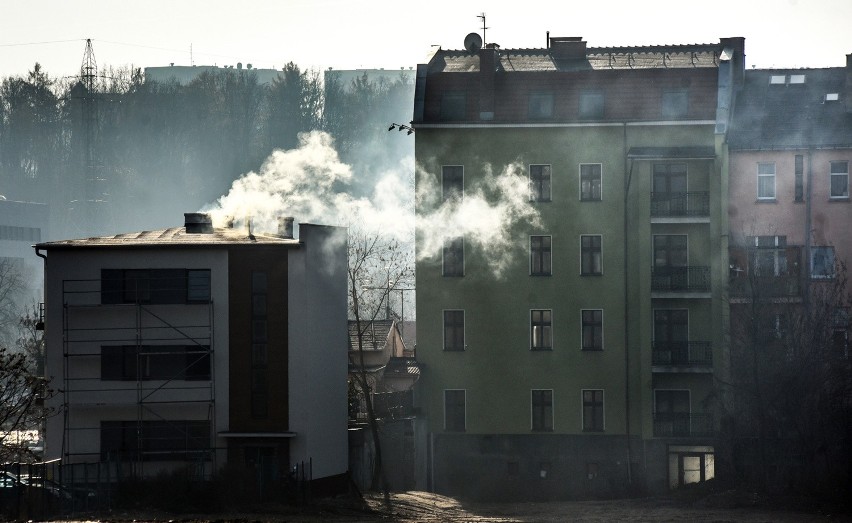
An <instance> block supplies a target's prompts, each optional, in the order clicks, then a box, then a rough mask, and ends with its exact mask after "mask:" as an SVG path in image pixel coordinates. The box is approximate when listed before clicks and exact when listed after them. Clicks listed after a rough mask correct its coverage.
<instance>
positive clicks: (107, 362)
mask: <svg viewBox="0 0 852 523" xmlns="http://www.w3.org/2000/svg"><path fill="white" fill-rule="evenodd" d="M209 379H210V347H209V346H208V345H118V346H116V345H104V346H102V347H101V380H103V381H110V380H122V381H129V380H140V381H148V380H209Z"/></svg>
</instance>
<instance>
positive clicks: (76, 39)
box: [0, 38, 86, 47]
mask: <svg viewBox="0 0 852 523" xmlns="http://www.w3.org/2000/svg"><path fill="white" fill-rule="evenodd" d="M84 40H86V39H85V38H75V39H73V40H50V41H45V42H22V43H17V44H0V47H22V46H25V45H44V44H67V43H68V42H80V41H84Z"/></svg>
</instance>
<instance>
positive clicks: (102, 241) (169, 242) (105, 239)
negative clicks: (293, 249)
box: [36, 227, 299, 249]
mask: <svg viewBox="0 0 852 523" xmlns="http://www.w3.org/2000/svg"><path fill="white" fill-rule="evenodd" d="M220 245H229V246H232V245H283V246H286V245H292V246H298V245H299V240H294V239H292V238H281V237H280V236H275V235H271V234H262V233H258V234H252V235H251V236H249V235H248V234H246V231H245V230H244V229H230V228H215V229H213V232H209V233H187V232H186V228H185V227H172V228H169V229H161V230H156V231H141V232H132V233H125V234H116V235H114V236H98V237H94V238H80V239H74V240H60V241H55V242H46V243H40V244H38V245H37V246H36V247H38V248H40V249H66V248H91V247H134V248H139V247H167V246H168V247H210V246H220Z"/></svg>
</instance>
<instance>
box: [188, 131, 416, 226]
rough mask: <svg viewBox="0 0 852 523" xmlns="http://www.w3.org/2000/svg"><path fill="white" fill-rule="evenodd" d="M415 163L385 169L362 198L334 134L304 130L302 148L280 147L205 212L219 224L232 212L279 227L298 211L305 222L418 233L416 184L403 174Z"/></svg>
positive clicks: (406, 162) (235, 214)
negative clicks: (284, 218)
mask: <svg viewBox="0 0 852 523" xmlns="http://www.w3.org/2000/svg"><path fill="white" fill-rule="evenodd" d="M411 163H412V161H411V159H408V160H403V161H402V162H401V164H400V165H398V166H394V167H392V168H388V169H387V170H386V171H385V172H381V173H379V174H378V178H377V180H378V181H377V182H376V184H375V188H374V190H373V193H372V195H370V196H369V197H360V198H357V197H354V196H352V195H351V194H350V193H349V191H348V190H347V189H348V188H349V187H350V184H351V183H352V168H351V166H349V165H347V164H345V163H343V162H342V161H341V160H340V157H339V156H338V154H337V151H336V150H335V149H334V145H333V140H332V137H331V136H330V135H328V134H327V133H324V132H321V131H312V132H310V133H303V134H301V135H299V146H298V147H297V148H295V149H290V150H286V151H285V150H277V151H274V152H273V153H272V154H271V155H270V156H269V157H268V158H267V159H266V161H265V162H264V163H263V165H261V167H260V169H259V170H258V172H253V171H252V172H249V173H246V174H244V175H242V176H241V177H240V178H238V179H237V180H235V181H234V182H233V184H231V189H230V190H229V191H228V194H226V195H225V196H222V197H220V198H219V199H218V200H217V201H216V202H215V204H213V205H210V206H207V207H206V208H205V209H202V212H207V213H209V214H210V215H211V216H212V218H213V223H214V225H215V226H217V227H222V226H224V224H225V223H226V221H227V220H228V219H229V218H235V219H242V218H245V217H249V216H250V217H251V218H252V223H253V226H254V228H255V229H256V230H258V231H269V232H274V231H276V230H277V223H278V218H279V217H281V216H292V217H294V218H296V221H297V222H300V223H321V224H326V225H342V226H350V225H358V226H363V227H364V228H366V229H368V230H372V231H377V232H381V233H383V234H388V235H391V236H393V237H396V238H405V237H413V231H414V201H413V194H412V193H413V189H412V188H408V187H406V186H405V178H404V176H403V175H402V174H401V173H404V172H410V171H411V169H412V167H411V166H410V164H411ZM406 164H408V166H406Z"/></svg>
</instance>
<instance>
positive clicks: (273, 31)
mask: <svg viewBox="0 0 852 523" xmlns="http://www.w3.org/2000/svg"><path fill="white" fill-rule="evenodd" d="M482 11H485V14H486V17H487V20H486V21H487V26H488V28H489V29H487V31H486V35H485V39H486V41H487V42H496V43H498V44H499V45H500V46H501V47H504V48H536V47H538V48H541V47H544V46H545V42H546V37H545V35H546V32H547V31H550V34H551V36H582V37H584V38H585V40H586V41H587V42H588V45H589V46H591V47H604V46H612V45H641V44H675V43H677V44H682V43H713V42H718V40H719V38H721V37H728V36H744V37H745V38H746V62H747V66H748V67H752V66H757V67H759V68H767V67H832V66H843V65H845V60H846V58H845V56H846V54H847V53H852V30H850V29H849V27H850V23H852V1H850V0H716V1H704V2H697V1H691V0H647V1H646V2H636V1H627V0H598V1H596V2H569V1H558V2H557V1H539V0H524V1H518V0H513V1H508V0H488V1H487V2H486V1H480V2H469V1H466V0H429V1H422V2H412V1H407V0H370V1H358V0H278V1H272V0H266V1H259V0H240V1H235V0H231V1H227V2H226V1H222V0H168V1H167V0H144V1H141V0H125V1H120V0H85V1H81V0H0V76H3V77H5V76H10V75H24V74H26V72H27V71H28V70H29V69H31V68H32V66H33V64H34V63H35V62H36V61H38V62H40V63H41V64H42V66H43V67H44V68H45V69H46V70H47V71H48V72H49V73H50V74H51V75H52V76H64V75H74V74H76V73H77V72H78V71H79V68H80V64H81V62H82V59H83V52H84V49H85V39H86V38H91V39H92V42H93V45H94V51H95V57H96V59H97V62H98V66H104V65H112V66H123V65H130V64H132V65H133V66H136V67H145V66H164V65H168V64H169V63H171V62H174V63H175V65H190V63H191V62H190V59H191V58H190V46H192V50H193V53H192V62H193V63H195V64H196V65H214V64H215V65H220V66H222V65H234V64H236V63H237V62H242V63H244V64H246V63H251V64H253V65H254V67H259V68H272V67H275V68H281V67H282V66H283V65H284V64H285V63H287V62H289V61H293V62H296V63H297V64H299V65H300V66H301V67H302V68H316V69H326V68H328V67H334V68H335V69H354V68H386V69H396V68H399V67H405V68H408V67H412V66H414V65H416V64H417V63H418V62H423V61H424V58H425V56H426V55H427V53H428V52H429V49H430V46H431V45H433V44H437V45H440V46H441V47H442V48H444V49H461V48H462V47H463V40H464V37H465V35H466V34H468V33H470V32H474V31H479V32H480V33H481V26H482V23H481V20H480V19H479V18H477V15H479V14H480V13H481V12H482Z"/></svg>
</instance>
